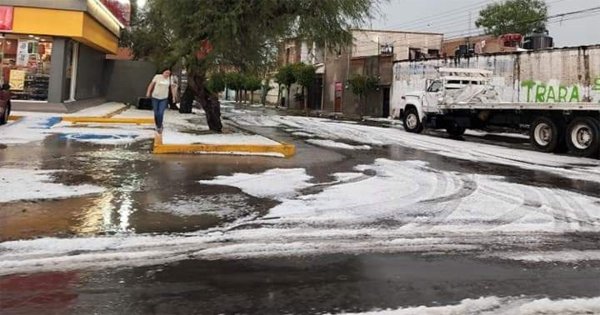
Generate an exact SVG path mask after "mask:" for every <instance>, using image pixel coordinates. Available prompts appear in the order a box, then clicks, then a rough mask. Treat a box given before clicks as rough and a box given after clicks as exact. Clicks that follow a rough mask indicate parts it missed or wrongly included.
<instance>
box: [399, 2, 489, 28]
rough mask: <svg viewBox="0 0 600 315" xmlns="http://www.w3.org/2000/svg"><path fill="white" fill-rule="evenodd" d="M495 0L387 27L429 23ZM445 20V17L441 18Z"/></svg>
mask: <svg viewBox="0 0 600 315" xmlns="http://www.w3.org/2000/svg"><path fill="white" fill-rule="evenodd" d="M494 1H495V0H485V1H482V2H478V3H476V4H474V5H473V4H472V5H467V6H462V7H459V8H456V9H452V10H450V11H446V12H442V13H440V14H436V15H430V16H426V17H421V18H417V19H414V20H410V21H406V22H402V23H399V24H395V25H390V26H388V27H387V28H396V27H399V28H402V27H409V26H415V25H416V26H418V25H422V24H427V23H428V22H431V21H434V20H436V19H437V20H440V19H439V18H441V17H447V16H452V15H455V14H456V12H464V11H465V10H466V9H469V8H471V9H474V8H480V7H483V6H485V5H486V4H489V3H491V2H494ZM441 20H444V19H441Z"/></svg>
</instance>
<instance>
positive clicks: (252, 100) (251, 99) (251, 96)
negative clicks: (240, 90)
mask: <svg viewBox="0 0 600 315" xmlns="http://www.w3.org/2000/svg"><path fill="white" fill-rule="evenodd" d="M250 104H254V91H250Z"/></svg>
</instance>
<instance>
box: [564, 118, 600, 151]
mask: <svg viewBox="0 0 600 315" xmlns="http://www.w3.org/2000/svg"><path fill="white" fill-rule="evenodd" d="M566 139H567V147H568V148H569V151H570V152H571V153H572V154H574V155H576V156H581V157H589V158H595V157H597V156H598V150H599V149H600V144H599V142H600V123H599V122H598V121H597V120H595V119H593V118H590V117H577V118H575V119H573V121H571V123H570V124H569V126H568V127H567V135H566Z"/></svg>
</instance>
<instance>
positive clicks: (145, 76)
mask: <svg viewBox="0 0 600 315" xmlns="http://www.w3.org/2000/svg"><path fill="white" fill-rule="evenodd" d="M155 74H156V66H155V65H154V64H153V63H151V62H145V61H127V60H107V62H106V71H105V80H106V99H107V100H109V101H115V102H123V103H129V104H137V100H138V97H144V96H145V95H146V89H147V88H148V84H149V83H150V81H151V80H152V78H153V77H154V75H155Z"/></svg>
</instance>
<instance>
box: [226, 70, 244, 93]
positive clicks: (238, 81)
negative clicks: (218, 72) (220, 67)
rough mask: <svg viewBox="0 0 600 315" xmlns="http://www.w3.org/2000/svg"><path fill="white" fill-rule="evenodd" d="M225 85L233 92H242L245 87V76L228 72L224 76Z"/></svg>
mask: <svg viewBox="0 0 600 315" xmlns="http://www.w3.org/2000/svg"><path fill="white" fill-rule="evenodd" d="M224 80H225V84H226V85H227V87H228V88H230V89H232V90H236V91H237V90H241V89H242V88H243V87H244V76H243V75H242V74H240V73H238V72H228V73H226V74H225V76H224Z"/></svg>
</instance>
